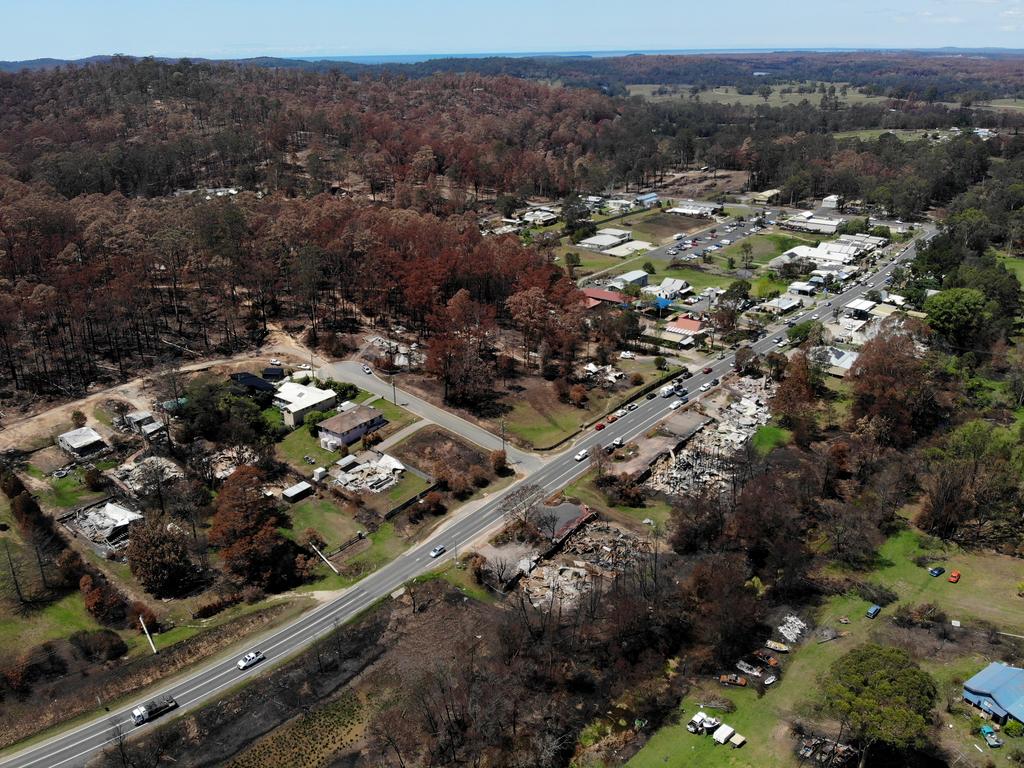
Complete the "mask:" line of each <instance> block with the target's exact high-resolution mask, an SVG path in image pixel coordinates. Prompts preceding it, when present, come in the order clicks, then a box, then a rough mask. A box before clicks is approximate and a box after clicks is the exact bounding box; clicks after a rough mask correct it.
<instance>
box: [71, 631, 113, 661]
mask: <svg viewBox="0 0 1024 768" xmlns="http://www.w3.org/2000/svg"><path fill="white" fill-rule="evenodd" d="M68 642H70V643H71V644H72V645H73V646H74V647H75V648H77V649H78V650H79V652H80V653H81V654H82V656H84V657H85V658H86V659H88V660H89V661H113V660H114V659H119V658H121V657H122V656H124V655H125V654H126V653H128V645H127V644H126V643H125V641H124V640H122V639H121V636H120V635H119V634H117V632H114V631H112V630H109V629H97V630H96V631H94V632H89V631H88V630H84V629H80V630H79V631H78V632H75V633H74V634H73V635H71V637H69V638H68Z"/></svg>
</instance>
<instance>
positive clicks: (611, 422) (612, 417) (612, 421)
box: [608, 413, 619, 424]
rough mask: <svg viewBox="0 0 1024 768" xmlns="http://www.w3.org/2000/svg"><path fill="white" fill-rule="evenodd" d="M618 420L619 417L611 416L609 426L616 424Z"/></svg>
mask: <svg viewBox="0 0 1024 768" xmlns="http://www.w3.org/2000/svg"><path fill="white" fill-rule="evenodd" d="M618 420H619V417H618V416H616V415H615V414H614V413H613V414H612V415H611V416H609V417H608V423H609V424H614V423H615V422H616V421H618Z"/></svg>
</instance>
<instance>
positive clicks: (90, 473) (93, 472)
mask: <svg viewBox="0 0 1024 768" xmlns="http://www.w3.org/2000/svg"><path fill="white" fill-rule="evenodd" d="M82 479H83V480H85V485H86V487H87V488H88V489H89V490H90V491H99V490H102V489H103V473H102V472H100V471H99V470H98V469H96V467H89V469H87V470H85V476H84V477H83V478H82Z"/></svg>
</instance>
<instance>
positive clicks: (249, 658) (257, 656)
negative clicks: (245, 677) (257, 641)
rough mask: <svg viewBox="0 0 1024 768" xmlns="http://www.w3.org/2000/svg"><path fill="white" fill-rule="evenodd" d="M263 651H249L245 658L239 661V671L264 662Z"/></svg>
mask: <svg viewBox="0 0 1024 768" xmlns="http://www.w3.org/2000/svg"><path fill="white" fill-rule="evenodd" d="M263 658H264V656H263V651H249V652H248V653H247V654H245V656H243V657H242V658H240V659H239V660H238V668H239V669H248V668H249V667H252V666H254V665H256V664H259V663H260V662H261V661H263Z"/></svg>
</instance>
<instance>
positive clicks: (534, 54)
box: [288, 48, 863, 64]
mask: <svg viewBox="0 0 1024 768" xmlns="http://www.w3.org/2000/svg"><path fill="white" fill-rule="evenodd" d="M778 50H782V49H779V48H678V49H675V50H663V51H651V50H642V51H630V50H625V51H512V52H510V51H495V52H493V53H409V54H381V55H376V56H371V55H367V56H290V57H288V58H292V59H297V60H299V61H348V62H352V63H353V64H416V63H418V62H421V61H432V60H434V59H487V58H491V57H495V56H500V57H503V58H519V59H525V58H539V57H544V56H560V57H580V56H584V57H589V58H608V57H611V56H659V55H660V56H680V55H684V54H699V53H771V52H772V51H778ZM785 50H786V51H806V52H812V51H813V52H818V53H841V52H846V51H857V50H863V49H860V48H797V49H794V48H786V49H785Z"/></svg>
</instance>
